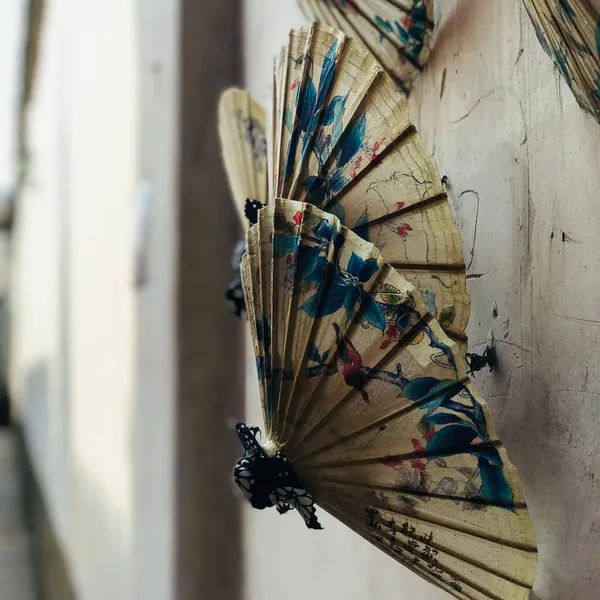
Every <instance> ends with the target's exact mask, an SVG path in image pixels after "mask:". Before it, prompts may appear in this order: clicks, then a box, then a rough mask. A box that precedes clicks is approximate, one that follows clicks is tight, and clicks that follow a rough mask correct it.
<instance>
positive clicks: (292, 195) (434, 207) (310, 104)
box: [224, 23, 470, 352]
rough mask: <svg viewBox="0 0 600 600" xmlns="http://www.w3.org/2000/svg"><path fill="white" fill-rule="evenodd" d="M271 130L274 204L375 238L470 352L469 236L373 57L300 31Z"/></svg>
mask: <svg viewBox="0 0 600 600" xmlns="http://www.w3.org/2000/svg"><path fill="white" fill-rule="evenodd" d="M268 125H269V127H268V129H269V135H268V144H269V152H268V166H269V193H268V195H267V201H266V203H267V204H269V203H271V202H272V199H273V198H275V197H276V196H281V197H285V198H289V199H293V200H301V201H303V202H308V203H310V204H314V205H316V206H318V207H321V208H322V209H324V210H326V211H328V212H330V213H332V214H334V215H336V216H337V217H339V218H340V220H341V222H342V223H343V224H344V225H346V226H348V227H349V228H350V229H353V230H354V231H355V232H356V233H358V234H359V235H360V236H361V237H363V238H364V239H366V240H370V241H372V242H374V243H375V244H376V245H377V246H378V248H379V249H380V250H381V252H382V254H383V256H384V258H385V259H386V260H387V261H388V262H390V263H391V264H393V265H394V267H395V268H396V269H398V270H399V272H400V273H401V275H402V276H403V277H404V278H405V279H407V280H408V281H410V282H411V283H412V284H413V285H415V286H416V287H417V288H418V289H419V291H420V293H421V296H422V298H423V299H424V301H425V303H426V305H427V308H428V310H429V311H430V312H431V313H432V314H433V315H434V316H435V317H436V318H437V319H438V320H439V322H440V324H441V326H442V328H443V329H444V331H446V333H447V334H448V335H449V336H450V337H451V338H452V339H454V340H455V341H457V342H459V343H460V344H461V347H462V351H463V352H465V351H466V341H467V338H466V336H465V328H466V325H467V322H468V320H469V312H470V299H469V295H468V293H467V288H466V273H465V265H464V261H463V257H462V250H461V241H460V235H459V232H458V229H457V227H456V225H455V223H454V221H453V218H452V212H451V208H450V203H449V201H448V197H447V195H446V192H445V190H444V187H443V185H442V183H441V180H440V174H439V171H438V169H437V166H436V164H435V162H434V160H433V157H432V156H431V155H430V153H429V152H428V151H427V150H426V149H425V147H424V146H423V143H422V141H421V139H420V137H419V135H418V133H417V131H416V129H415V127H414V125H413V124H412V123H411V121H410V117H409V114H408V105H407V102H406V100H405V98H404V97H403V95H402V93H401V91H400V90H399V89H398V88H397V86H395V85H394V83H393V81H392V79H391V78H390V77H389V76H388V75H387V74H386V73H385V72H384V71H383V70H382V69H381V68H380V67H379V66H378V64H377V62H376V60H375V59H374V58H373V56H372V55H371V54H370V53H369V52H368V51H367V50H366V49H364V48H363V47H362V46H360V45H359V44H357V43H355V42H354V41H353V40H352V39H350V38H348V37H346V36H345V35H344V34H343V33H342V32H340V31H334V30H332V29H330V28H329V27H326V26H324V25H321V24H317V23H315V24H313V25H312V26H311V27H309V28H304V29H300V30H296V31H292V32H291V33H290V41H289V46H288V47H287V48H284V49H283V50H282V51H281V53H280V54H279V56H278V57H277V59H276V62H275V73H274V99H273V107H272V110H271V114H270V119H269V120H268ZM230 129H232V128H230ZM242 143H243V141H242V140H241V139H240V140H238V144H242ZM224 154H226V151H225V150H224ZM230 177H231V178H232V179H233V178H235V177H239V175H238V174H237V173H235V170H234V171H233V172H230ZM232 187H234V184H232ZM246 189H247V190H249V191H246V192H240V193H239V194H238V197H239V198H240V199H243V198H244V197H251V195H250V188H246Z"/></svg>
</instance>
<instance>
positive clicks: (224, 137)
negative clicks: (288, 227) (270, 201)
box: [219, 88, 267, 230]
mask: <svg viewBox="0 0 600 600" xmlns="http://www.w3.org/2000/svg"><path fill="white" fill-rule="evenodd" d="M219 138H220V140H221V154H222V156H223V163H224V164H225V171H226V172H227V179H228V180H229V187H230V188H231V194H232V196H233V200H234V203H235V207H236V210H237V212H238V215H239V217H240V222H241V224H242V227H243V228H244V230H245V229H246V228H247V224H248V219H247V216H246V214H245V213H246V211H247V210H248V208H251V207H249V206H248V202H250V203H253V202H254V201H256V202H259V203H260V206H262V205H264V204H266V199H267V137H266V132H265V111H264V109H263V107H262V106H260V104H258V102H256V101H254V100H253V99H252V98H251V96H250V94H249V93H248V92H246V91H245V90H238V89H235V88H231V89H229V90H227V91H226V92H224V93H223V94H222V95H221V99H220V100H219ZM254 210H256V208H255V209H254Z"/></svg>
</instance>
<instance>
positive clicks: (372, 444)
mask: <svg viewBox="0 0 600 600" xmlns="http://www.w3.org/2000/svg"><path fill="white" fill-rule="evenodd" d="M242 280H243V286H244V292H245V294H246V303H247V307H248V315H249V321H250V324H251V331H252V338H253V344H254V350H255V354H256V366H257V372H258V379H259V384H260V395H261V403H262V409H263V416H264V426H265V434H266V439H265V441H264V443H263V444H262V445H261V444H260V441H259V430H258V428H256V427H248V426H246V425H243V424H239V425H238V426H237V432H238V435H239V437H240V440H241V442H242V444H243V446H244V449H245V452H244V456H243V458H242V459H241V460H240V461H239V462H238V463H237V465H236V467H235V469H234V477H235V480H236V483H237V484H238V485H239V486H240V488H241V489H242V491H243V492H244V493H245V495H246V497H247V498H248V500H249V501H250V502H251V504H252V506H254V507H255V508H259V509H263V508H268V507H272V506H275V507H276V508H277V509H278V510H279V512H281V513H284V512H287V511H288V510H290V509H292V508H295V509H297V510H298V511H299V513H300V514H301V516H302V517H303V518H304V521H305V523H306V525H307V526H308V527H309V528H311V529H320V528H321V527H320V524H319V521H318V515H317V509H316V506H315V503H316V504H317V505H318V506H319V507H321V508H322V509H323V510H325V511H327V512H329V513H330V514H332V515H333V516H335V517H337V518H338V519H339V520H340V521H342V522H343V523H345V524H346V525H348V526H349V527H351V528H352V529H353V530H354V531H356V532H357V533H359V534H360V535H361V536H363V537H364V538H366V539H367V540H368V541H370V542H371V543H373V544H375V545H376V546H377V547H379V548H380V549H381V550H383V551H384V552H386V553H387V554H389V555H390V556H392V557H393V558H395V559H396V560H398V561H400V562H401V563H402V564H404V565H405V566H407V567H408V568H410V569H411V570H412V571H414V572H415V573H417V574H419V575H421V576H422V577H424V578H425V579H427V580H428V581H430V582H432V583H434V584H436V585H438V586H439V587H441V588H443V589H444V590H446V591H447V592H449V593H451V594H453V595H454V596H455V597H457V598H460V599H462V600H499V599H502V600H522V599H523V600H524V599H525V598H526V597H527V594H528V590H529V589H530V588H531V583H532V578H533V573H534V568H535V564H536V545H535V540H534V536H533V530H532V524H531V521H530V518H529V514H528V511H527V507H526V504H525V498H524V495H523V492H522V489H521V487H520V484H519V478H518V474H517V471H516V469H515V467H514V466H513V465H512V464H511V463H510V462H509V460H508V456H507V454H506V451H505V449H504V448H503V446H502V444H501V443H500V441H499V440H498V437H497V435H496V432H495V431H494V428H493V426H492V424H491V419H490V414H489V411H488V408H487V406H486V404H485V402H484V401H483V400H482V399H481V398H480V397H479V396H478V395H477V393H476V392H475V391H474V390H473V388H472V386H471V384H470V382H469V378H468V376H467V372H466V365H465V362H464V359H463V358H462V353H461V352H460V351H459V350H458V348H457V346H456V344H455V343H454V342H453V341H452V340H451V339H450V338H448V337H447V336H446V334H445V333H444V331H443V329H442V328H441V327H440V325H439V323H438V322H437V321H436V320H435V319H434V318H433V316H432V315H431V314H429V313H428V311H427V307H426V303H425V302H424V300H423V299H422V297H421V296H420V295H419V293H418V291H417V289H416V287H415V286H414V285H412V284H411V283H410V282H409V281H407V280H406V279H405V278H403V277H402V276H401V275H400V273H399V272H397V271H396V270H395V269H394V268H393V267H392V266H391V265H389V264H388V263H385V262H384V260H383V258H382V256H381V254H380V253H379V251H378V250H377V249H376V248H375V246H374V245H373V244H371V243H370V242H367V241H365V240H364V239H362V238H360V237H359V236H358V235H356V234H355V233H353V232H352V231H350V230H348V229H346V228H345V227H343V226H342V225H341V223H340V220H339V219H338V218H337V217H335V216H334V215H332V214H330V213H326V212H323V211H321V210H319V209H317V208H315V207H314V206H311V205H309V204H304V203H300V202H296V201H291V200H277V201H276V202H275V203H274V205H273V206H269V207H267V208H265V209H263V210H261V211H260V213H259V216H258V223H257V224H256V225H254V226H253V227H252V228H250V229H249V231H248V235H247V251H246V253H245V254H244V257H243V259H242Z"/></svg>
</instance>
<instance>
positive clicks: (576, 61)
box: [523, 0, 600, 122]
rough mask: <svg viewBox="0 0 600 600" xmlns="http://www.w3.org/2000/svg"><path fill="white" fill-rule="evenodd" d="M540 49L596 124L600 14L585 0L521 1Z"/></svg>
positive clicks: (599, 101) (599, 114) (599, 96)
mask: <svg viewBox="0 0 600 600" xmlns="http://www.w3.org/2000/svg"><path fill="white" fill-rule="evenodd" d="M523 2H524V4H525V8H526V9H527V12H528V13H529V17H530V18H531V22H532V23H533V27H534V29H535V32H536V34H537V37H538V39H539V41H540V43H541V44H542V47H543V48H544V50H545V51H546V52H547V53H548V54H549V55H550V57H551V58H552V60H553V61H554V64H555V65H556V68H557V69H558V70H559V72H560V73H561V75H562V76H563V78H564V79H565V81H566V82H567V84H568V85H569V87H570V88H571V91H572V92H573V94H574V96H575V98H576V100H577V102H578V103H579V105H580V106H581V108H583V109H584V110H586V111H588V112H590V113H591V114H592V115H593V116H594V117H595V118H596V120H597V121H598V122H600V12H599V11H598V9H597V8H596V7H595V6H593V5H592V4H591V3H590V2H588V1H587V0H523Z"/></svg>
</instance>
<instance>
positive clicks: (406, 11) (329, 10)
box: [298, 0, 433, 94]
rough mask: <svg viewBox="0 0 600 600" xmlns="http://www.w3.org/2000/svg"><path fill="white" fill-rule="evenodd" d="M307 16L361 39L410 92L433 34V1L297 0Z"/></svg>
mask: <svg viewBox="0 0 600 600" xmlns="http://www.w3.org/2000/svg"><path fill="white" fill-rule="evenodd" d="M298 1H299V4H300V7H301V8H302V10H303V11H304V13H305V14H306V16H307V17H308V18H310V19H313V20H315V21H319V22H320V23H324V24H325V25H329V26H330V27H334V28H336V29H341V30H342V31H343V32H344V33H345V34H346V35H348V36H349V37H352V38H354V39H355V40H357V41H360V42H361V43H362V44H363V45H364V46H365V47H366V48H368V49H369V50H370V51H371V53H372V54H373V55H374V56H375V57H376V58H377V60H378V61H379V64H380V65H381V66H382V67H383V68H384V69H385V70H386V71H387V72H388V73H389V74H390V75H391V76H392V77H393V78H394V80H395V81H396V83H397V84H398V85H399V86H400V87H401V88H402V90H404V92H405V93H406V94H408V93H409V91H410V88H411V86H412V83H413V81H414V79H415V78H416V77H417V76H418V75H419V73H421V71H422V70H423V68H424V66H425V63H426V62H427V57H428V55H429V47H430V44H431V37H432V35H433V1H432V0H298Z"/></svg>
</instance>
